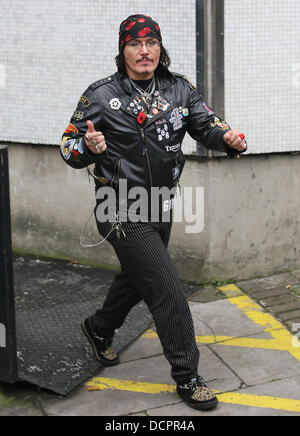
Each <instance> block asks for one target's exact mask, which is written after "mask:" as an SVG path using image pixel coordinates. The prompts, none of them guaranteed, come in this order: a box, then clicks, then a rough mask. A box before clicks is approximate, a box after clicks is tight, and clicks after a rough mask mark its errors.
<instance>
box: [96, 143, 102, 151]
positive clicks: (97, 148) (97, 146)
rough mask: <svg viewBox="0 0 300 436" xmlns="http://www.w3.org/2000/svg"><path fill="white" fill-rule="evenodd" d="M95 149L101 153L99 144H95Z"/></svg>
mask: <svg viewBox="0 0 300 436" xmlns="http://www.w3.org/2000/svg"><path fill="white" fill-rule="evenodd" d="M95 149H96V150H97V151H98V153H101V149H100V147H99V144H97V143H96V144H95Z"/></svg>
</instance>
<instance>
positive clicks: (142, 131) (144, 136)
mask: <svg viewBox="0 0 300 436" xmlns="http://www.w3.org/2000/svg"><path fill="white" fill-rule="evenodd" d="M174 107H175V106H174V104H173V105H171V107H170V108H169V109H168V110H167V111H166V112H163V113H161V114H160V115H159V116H158V117H157V118H154V119H153V120H151V121H150V123H148V125H147V127H148V126H150V124H152V123H154V122H155V121H156V120H158V119H159V118H161V117H162V116H163V115H164V114H166V113H168V112H170V111H171V110H172V109H174ZM140 132H141V136H142V139H143V143H144V148H143V156H145V155H146V160H147V166H148V171H149V177H150V183H151V187H152V186H153V179H152V171H151V166H150V160H149V154H148V149H147V142H146V135H145V129H144V127H140Z"/></svg>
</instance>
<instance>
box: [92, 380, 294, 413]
mask: <svg viewBox="0 0 300 436" xmlns="http://www.w3.org/2000/svg"><path fill="white" fill-rule="evenodd" d="M86 386H88V390H89V391H101V390H105V389H116V390H120V391H130V392H139V393H143V394H162V393H174V392H176V386H174V385H167V384H159V383H146V382H136V381H132V380H117V379H111V378H104V377H94V378H93V379H91V380H89V381H88V382H87V383H86ZM214 392H215V393H216V394H217V396H218V400H219V402H220V403H224V404H237V405H240V406H248V407H260V408H264V409H276V410H284V411H286V412H299V413H300V401H298V400H291V399H289V398H277V397H271V396H266V395H252V394H242V393H238V392H229V393H224V394H218V391H214Z"/></svg>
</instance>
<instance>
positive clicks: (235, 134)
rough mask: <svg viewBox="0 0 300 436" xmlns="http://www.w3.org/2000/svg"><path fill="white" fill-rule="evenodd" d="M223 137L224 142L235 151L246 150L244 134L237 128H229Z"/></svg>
mask: <svg viewBox="0 0 300 436" xmlns="http://www.w3.org/2000/svg"><path fill="white" fill-rule="evenodd" d="M242 138H244V139H242ZM223 139H224V141H225V142H226V144H228V145H229V146H230V147H231V148H234V149H235V150H237V151H245V150H247V146H246V141H245V135H243V134H242V133H241V132H239V130H229V132H227V133H225V135H224V136H223Z"/></svg>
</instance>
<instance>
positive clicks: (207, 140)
mask: <svg viewBox="0 0 300 436" xmlns="http://www.w3.org/2000/svg"><path fill="white" fill-rule="evenodd" d="M189 86H190V90H189V92H190V98H189V102H190V105H189V119H188V125H187V131H188V133H189V134H190V136H191V137H192V138H193V139H195V141H200V142H202V144H203V145H204V146H205V147H206V148H207V149H208V150H215V151H220V152H223V153H227V155H228V156H229V157H231V158H234V157H235V156H236V155H239V154H240V152H239V151H237V150H235V149H233V148H232V147H230V146H229V145H228V144H226V142H225V141H224V140H223V136H224V135H225V133H226V132H228V131H229V130H230V127H229V125H228V124H227V123H226V122H225V121H223V120H221V119H220V118H219V117H217V116H216V115H215V113H214V111H213V110H212V109H210V108H209V107H208V106H207V104H206V103H205V102H204V101H203V98H202V96H201V95H200V94H199V93H198V92H197V90H196V89H195V88H194V87H193V85H191V84H189Z"/></svg>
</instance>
